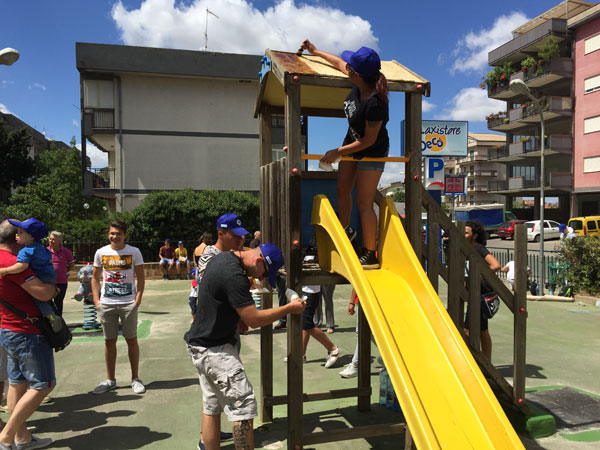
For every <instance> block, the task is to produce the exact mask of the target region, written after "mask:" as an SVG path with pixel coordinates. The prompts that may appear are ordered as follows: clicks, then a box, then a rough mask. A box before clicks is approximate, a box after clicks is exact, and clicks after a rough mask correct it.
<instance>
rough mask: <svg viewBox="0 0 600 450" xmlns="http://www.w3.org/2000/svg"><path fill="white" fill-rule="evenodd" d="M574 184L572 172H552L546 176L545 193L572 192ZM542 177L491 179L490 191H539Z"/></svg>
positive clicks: (502, 192)
mask: <svg viewBox="0 0 600 450" xmlns="http://www.w3.org/2000/svg"><path fill="white" fill-rule="evenodd" d="M572 186H573V174H572V173H571V172H551V173H548V174H546V177H545V178H544V195H545V196H551V195H560V194H564V193H565V192H570V191H571V189H572ZM539 190H540V179H539V178H537V179H526V178H525V177H509V178H508V180H498V181H490V183H489V191H490V192H491V193H498V194H510V193H519V192H521V193H528V192H529V193H533V192H539Z"/></svg>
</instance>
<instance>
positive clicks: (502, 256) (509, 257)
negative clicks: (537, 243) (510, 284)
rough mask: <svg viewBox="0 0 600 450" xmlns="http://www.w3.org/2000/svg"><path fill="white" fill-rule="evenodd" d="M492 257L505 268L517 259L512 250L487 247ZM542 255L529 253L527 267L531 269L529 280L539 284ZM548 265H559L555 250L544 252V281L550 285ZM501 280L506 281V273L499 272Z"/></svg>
mask: <svg viewBox="0 0 600 450" xmlns="http://www.w3.org/2000/svg"><path fill="white" fill-rule="evenodd" d="M487 249H488V250H489V251H490V253H491V254H492V255H494V257H495V258H496V259H497V260H498V262H499V263H500V265H501V266H502V267H504V266H505V265H506V263H507V262H509V261H513V260H514V259H515V256H514V253H515V252H514V250H513V249H512V248H500V247H487ZM539 262H540V253H539V252H538V251H537V250H530V251H528V252H527V266H528V267H529V269H531V275H530V276H529V279H530V280H531V281H535V282H536V283H538V284H539V282H540V263H539ZM548 263H550V265H552V264H553V263H558V252H557V251H554V250H544V266H543V267H544V280H545V282H546V283H548V280H550V278H549V275H550V273H549V269H548ZM497 274H498V276H499V277H500V278H503V279H506V272H500V271H498V272H497Z"/></svg>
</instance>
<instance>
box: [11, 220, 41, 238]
mask: <svg viewBox="0 0 600 450" xmlns="http://www.w3.org/2000/svg"><path fill="white" fill-rule="evenodd" d="M8 221H9V222H10V223H12V224H13V225H14V226H15V227H19V228H23V229H24V230H25V231H27V232H28V233H29V234H30V235H32V236H33V238H34V239H35V240H36V241H41V240H42V239H43V238H45V237H46V236H48V228H47V227H46V224H45V223H44V222H41V221H39V220H37V219H34V218H33V217H32V218H31V219H27V220H26V221H24V222H19V221H18V220H13V219H8Z"/></svg>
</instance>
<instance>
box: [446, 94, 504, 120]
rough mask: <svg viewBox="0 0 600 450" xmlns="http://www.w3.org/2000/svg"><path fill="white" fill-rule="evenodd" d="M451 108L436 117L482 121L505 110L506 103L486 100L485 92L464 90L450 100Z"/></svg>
mask: <svg viewBox="0 0 600 450" xmlns="http://www.w3.org/2000/svg"><path fill="white" fill-rule="evenodd" d="M450 104H451V107H450V108H448V109H445V110H444V112H443V113H441V114H440V115H438V116H437V117H436V119H439V120H469V121H474V122H476V121H484V120H485V116H487V115H489V114H490V113H495V112H498V111H500V110H504V109H506V103H504V102H502V101H500V100H494V99H491V98H488V96H487V91H485V90H482V89H479V88H464V89H461V91H460V92H459V93H458V94H456V95H455V96H454V98H452V100H451V102H450Z"/></svg>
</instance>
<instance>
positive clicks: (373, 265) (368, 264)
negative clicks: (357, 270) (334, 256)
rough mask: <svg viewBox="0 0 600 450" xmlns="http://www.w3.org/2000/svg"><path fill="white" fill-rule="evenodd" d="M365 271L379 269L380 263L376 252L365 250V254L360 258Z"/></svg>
mask: <svg viewBox="0 0 600 450" xmlns="http://www.w3.org/2000/svg"><path fill="white" fill-rule="evenodd" d="M358 261H359V262H360V265H361V266H362V268H363V269H379V261H377V257H376V256H375V250H367V249H366V248H363V254H362V256H361V257H360V258H358Z"/></svg>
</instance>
